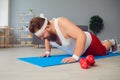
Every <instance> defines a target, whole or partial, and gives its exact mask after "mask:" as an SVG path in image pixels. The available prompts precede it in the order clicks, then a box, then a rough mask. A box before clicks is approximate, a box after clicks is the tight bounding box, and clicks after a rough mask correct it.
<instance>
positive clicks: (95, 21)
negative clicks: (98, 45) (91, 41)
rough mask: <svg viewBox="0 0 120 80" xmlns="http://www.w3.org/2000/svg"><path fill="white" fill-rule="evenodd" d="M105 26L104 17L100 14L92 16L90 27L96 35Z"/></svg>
mask: <svg viewBox="0 0 120 80" xmlns="http://www.w3.org/2000/svg"><path fill="white" fill-rule="evenodd" d="M103 26H104V24H103V19H102V18H101V17H100V16H98V15H95V16H92V17H91V18H90V24H89V28H90V30H91V31H92V32H93V33H94V34H95V35H97V34H98V33H100V31H101V30H102V29H103Z"/></svg>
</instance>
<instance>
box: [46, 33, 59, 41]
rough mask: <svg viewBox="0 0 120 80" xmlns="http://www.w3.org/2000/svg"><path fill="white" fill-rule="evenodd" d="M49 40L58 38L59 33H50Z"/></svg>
mask: <svg viewBox="0 0 120 80" xmlns="http://www.w3.org/2000/svg"><path fill="white" fill-rule="evenodd" d="M48 40H50V41H56V40H57V35H55V34H50V36H49V37H48Z"/></svg>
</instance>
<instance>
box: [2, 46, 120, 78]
mask: <svg viewBox="0 0 120 80" xmlns="http://www.w3.org/2000/svg"><path fill="white" fill-rule="evenodd" d="M44 51H45V50H44V48H42V49H40V48H34V47H19V48H0V80H120V56H119V57H112V58H105V59H99V60H96V64H95V66H94V67H90V68H89V69H86V70H84V69H82V68H81V67H80V66H79V63H73V64H67V65H59V66H53V67H46V68H41V67H38V66H35V65H32V64H28V63H25V62H22V61H19V60H17V59H16V58H20V57H29V56H39V55H40V53H44ZM57 53H59V54H60V53H63V52H62V51H60V50H58V49H56V48H54V49H53V50H52V54H57Z"/></svg>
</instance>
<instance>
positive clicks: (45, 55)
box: [40, 53, 50, 57]
mask: <svg viewBox="0 0 120 80" xmlns="http://www.w3.org/2000/svg"><path fill="white" fill-rule="evenodd" d="M49 56H50V54H46V53H44V54H41V55H40V57H49Z"/></svg>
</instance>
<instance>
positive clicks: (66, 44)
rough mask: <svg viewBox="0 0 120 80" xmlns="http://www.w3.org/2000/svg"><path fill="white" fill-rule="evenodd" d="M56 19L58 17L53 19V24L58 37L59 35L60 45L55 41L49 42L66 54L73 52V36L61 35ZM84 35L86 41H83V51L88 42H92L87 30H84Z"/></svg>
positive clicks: (88, 44) (74, 42)
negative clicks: (67, 37) (68, 37)
mask: <svg viewBox="0 0 120 80" xmlns="http://www.w3.org/2000/svg"><path fill="white" fill-rule="evenodd" d="M58 20H59V18H55V19H54V26H55V30H56V32H57V34H58V37H59V39H60V41H61V43H62V45H61V46H60V45H59V44H57V43H56V42H50V43H51V45H52V46H55V47H57V48H59V49H61V50H62V51H64V52H66V53H68V54H73V53H74V48H75V44H76V40H75V39H74V38H70V39H66V38H65V37H64V36H63V34H62V33H61V31H60V28H59V26H58ZM85 35H86V37H87V38H86V43H85V48H84V50H83V53H84V52H85V51H86V50H87V48H88V47H89V46H90V44H91V42H92V38H91V34H90V33H89V32H85Z"/></svg>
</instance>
